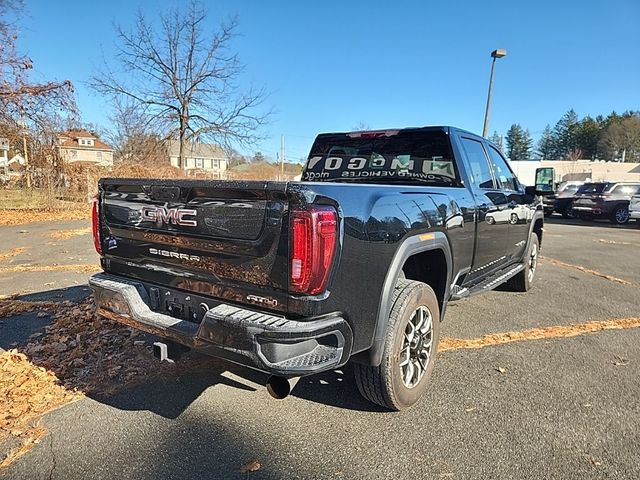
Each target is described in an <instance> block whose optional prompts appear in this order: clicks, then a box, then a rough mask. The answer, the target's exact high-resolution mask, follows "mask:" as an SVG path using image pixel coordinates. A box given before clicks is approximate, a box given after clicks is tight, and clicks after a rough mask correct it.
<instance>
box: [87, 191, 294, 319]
mask: <svg viewBox="0 0 640 480" xmlns="http://www.w3.org/2000/svg"><path fill="white" fill-rule="evenodd" d="M286 189H287V184H286V183H284V182H232V181H214V180H138V179H135V180H134V179H103V180H101V181H100V195H101V202H100V216H101V234H102V249H103V252H104V255H105V257H104V267H105V270H107V271H112V272H114V273H118V274H121V275H124V276H128V277H132V278H137V279H140V280H144V281H148V282H152V283H157V284H160V285H165V286H167V287H173V288H178V289H181V290H184V291H187V292H194V293H199V294H203V295H210V296H214V297H218V298H227V299H232V300H235V301H240V302H243V303H245V302H246V297H247V292H257V293H260V292H261V291H263V290H264V291H269V292H281V293H282V294H283V295H284V294H286V291H287V285H288V277H287V275H288V269H287V266H288V261H287V258H288V234H287V232H288V229H287V228H284V227H286V225H284V226H283V223H285V222H286V218H287V217H286V213H287V210H288V201H287V195H286ZM283 307H284V305H283Z"/></svg>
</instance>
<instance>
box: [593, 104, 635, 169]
mask: <svg viewBox="0 0 640 480" xmlns="http://www.w3.org/2000/svg"><path fill="white" fill-rule="evenodd" d="M599 147H600V149H601V150H602V151H603V152H604V154H605V157H606V158H607V159H608V160H613V161H622V162H637V161H640V115H635V114H634V115H630V116H628V117H621V118H618V119H616V120H614V121H612V122H611V124H610V125H609V126H608V127H607V129H606V130H605V131H604V133H603V134H602V137H601V138H600V142H599Z"/></svg>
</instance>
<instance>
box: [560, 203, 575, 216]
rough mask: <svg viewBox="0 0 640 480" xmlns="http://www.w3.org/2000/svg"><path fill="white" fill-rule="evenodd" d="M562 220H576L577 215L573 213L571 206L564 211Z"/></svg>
mask: <svg viewBox="0 0 640 480" xmlns="http://www.w3.org/2000/svg"><path fill="white" fill-rule="evenodd" d="M562 218H576V215H575V213H573V208H571V204H569V205H567V206H566V207H565V209H564V210H562Z"/></svg>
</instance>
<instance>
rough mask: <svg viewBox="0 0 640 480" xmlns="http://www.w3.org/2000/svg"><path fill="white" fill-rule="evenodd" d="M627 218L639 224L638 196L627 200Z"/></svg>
mask: <svg viewBox="0 0 640 480" xmlns="http://www.w3.org/2000/svg"><path fill="white" fill-rule="evenodd" d="M629 218H633V219H635V220H636V222H638V223H640V195H634V196H633V197H631V200H629Z"/></svg>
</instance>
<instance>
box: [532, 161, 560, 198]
mask: <svg viewBox="0 0 640 480" xmlns="http://www.w3.org/2000/svg"><path fill="white" fill-rule="evenodd" d="M554 180H555V170H554V169H553V168H552V167H541V168H536V186H535V194H536V195H541V196H545V195H553V194H554V193H555V191H556V189H555V182H554Z"/></svg>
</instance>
